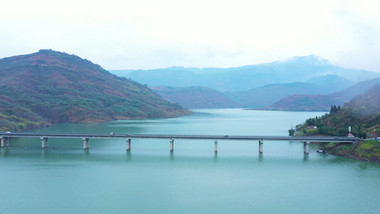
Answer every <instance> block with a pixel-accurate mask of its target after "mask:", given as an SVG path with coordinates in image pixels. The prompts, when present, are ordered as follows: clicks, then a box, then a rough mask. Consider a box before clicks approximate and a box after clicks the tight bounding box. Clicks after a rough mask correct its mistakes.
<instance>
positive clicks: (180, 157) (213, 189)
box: [0, 109, 380, 214]
mask: <svg viewBox="0 0 380 214" xmlns="http://www.w3.org/2000/svg"><path fill="white" fill-rule="evenodd" d="M322 114H323V113H321V112H319V113H318V112H271V111H246V110H241V109H219V110H195V114H193V115H191V116H187V117H182V118H175V119H159V120H138V121H137V120H133V121H113V122H110V123H104V124H90V125H89V124H61V125H55V126H53V127H50V128H48V129H43V130H36V132H45V133H47V132H60V133H99V134H100V133H110V132H111V131H113V132H115V133H119V134H126V133H147V134H153V133H160V134H215V135H287V134H288V131H287V130H288V129H289V128H291V126H295V125H296V124H298V123H301V122H303V121H304V120H305V119H306V118H309V117H315V116H316V115H322ZM40 147H41V142H40V140H38V139H17V140H14V141H12V142H11V147H10V148H7V149H1V150H0V152H1V153H0V179H1V186H0V198H1V202H0V213H1V214H10V213H39V214H44V213H318V214H319V213H345V214H347V213H355V214H357V213H376V214H378V213H380V203H379V202H380V164H373V163H367V162H362V161H355V160H350V159H346V158H340V157H335V156H330V155H324V154H319V153H316V150H317V147H315V146H314V145H311V148H310V154H309V155H306V156H305V155H304V154H303V144H302V143H297V142H281V141H279V142H277V141H274V142H270V141H264V154H263V155H259V152H258V142H250V141H247V142H245V141H237V142H234V141H219V143H218V147H219V152H218V154H217V155H215V154H214V152H213V149H214V142H213V141H207V140H206V141H205V140H199V141H191V140H176V141H175V143H174V153H172V154H171V153H170V152H169V140H155V139H132V151H130V152H127V151H126V143H125V140H121V139H118V140H117V139H116V140H90V150H89V151H83V150H82V141H81V140H80V139H49V149H45V150H42V149H41V148H40Z"/></svg>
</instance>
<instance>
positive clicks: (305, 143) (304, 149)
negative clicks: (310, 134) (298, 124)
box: [303, 142, 310, 154]
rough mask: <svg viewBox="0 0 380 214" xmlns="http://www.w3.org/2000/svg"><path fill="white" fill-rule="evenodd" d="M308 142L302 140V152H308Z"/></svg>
mask: <svg viewBox="0 0 380 214" xmlns="http://www.w3.org/2000/svg"><path fill="white" fill-rule="evenodd" d="M309 144H310V142H303V152H304V153H305V154H309Z"/></svg>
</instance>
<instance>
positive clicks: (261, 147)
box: [259, 140, 264, 153]
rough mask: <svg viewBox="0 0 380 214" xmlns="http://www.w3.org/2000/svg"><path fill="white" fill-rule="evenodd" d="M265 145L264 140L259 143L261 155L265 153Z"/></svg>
mask: <svg viewBox="0 0 380 214" xmlns="http://www.w3.org/2000/svg"><path fill="white" fill-rule="evenodd" d="M263 144H264V142H263V141H262V140H260V141H259V153H263Z"/></svg>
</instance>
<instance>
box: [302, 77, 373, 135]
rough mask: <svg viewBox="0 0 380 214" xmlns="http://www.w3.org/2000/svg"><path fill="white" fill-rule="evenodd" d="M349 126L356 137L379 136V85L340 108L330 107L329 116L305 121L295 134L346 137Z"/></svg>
mask: <svg viewBox="0 0 380 214" xmlns="http://www.w3.org/2000/svg"><path fill="white" fill-rule="evenodd" d="M349 126H351V127H352V134H353V135H355V136H358V137H363V138H366V137H367V136H369V137H378V136H380V84H376V85H374V86H373V87H372V88H370V89H369V90H367V91H366V92H365V93H363V94H360V95H357V96H356V97H354V98H353V99H351V100H350V101H349V102H347V103H346V104H345V105H344V106H343V107H342V108H341V107H340V106H338V107H337V106H332V107H331V109H330V113H329V114H326V115H324V116H321V117H316V118H310V119H308V120H306V122H305V123H304V124H301V125H298V126H297V128H296V133H297V134H299V135H304V134H306V135H331V136H347V135H348V131H349V129H348V127H349Z"/></svg>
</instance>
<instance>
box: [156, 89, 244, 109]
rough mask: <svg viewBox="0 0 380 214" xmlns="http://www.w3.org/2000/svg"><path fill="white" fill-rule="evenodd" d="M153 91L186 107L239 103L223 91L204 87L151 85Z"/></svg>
mask: <svg viewBox="0 0 380 214" xmlns="http://www.w3.org/2000/svg"><path fill="white" fill-rule="evenodd" d="M151 89H152V90H153V91H154V92H156V93H157V94H159V95H160V96H161V97H163V98H164V99H166V100H169V101H170V102H173V103H178V104H180V105H181V106H184V107H186V108H237V107H241V105H240V104H239V103H237V102H236V101H234V100H232V99H230V98H228V97H227V96H226V95H224V94H223V93H221V92H219V91H216V90H213V89H209V88H206V87H199V86H193V87H183V88H177V87H176V88H175V87H163V86H162V87H152V88H151Z"/></svg>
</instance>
